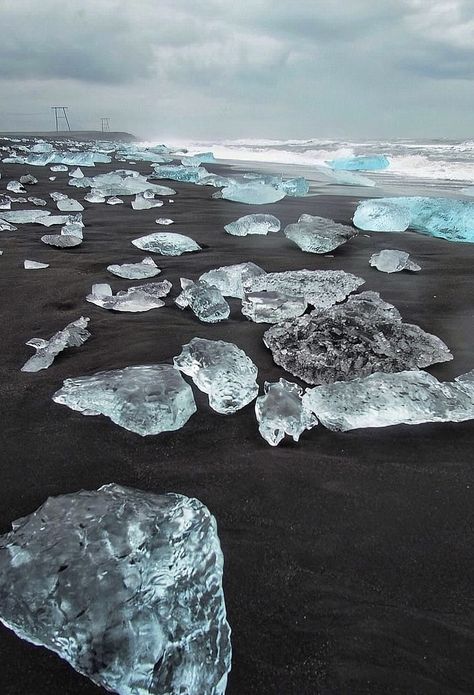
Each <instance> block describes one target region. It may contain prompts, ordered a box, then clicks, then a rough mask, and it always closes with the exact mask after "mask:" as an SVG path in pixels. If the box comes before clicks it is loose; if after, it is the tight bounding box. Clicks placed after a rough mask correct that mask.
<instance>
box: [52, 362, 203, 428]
mask: <svg viewBox="0 0 474 695" xmlns="http://www.w3.org/2000/svg"><path fill="white" fill-rule="evenodd" d="M53 401H55V402H56V403H61V404H62V405H67V406H68V407H69V408H71V409H72V410H78V411H79V412H81V413H83V414H84V415H105V416H106V417H108V418H110V419H111V420H112V422H114V423H115V424H116V425H120V427H124V428H125V429H126V430H130V432H136V434H140V435H142V437H144V436H146V435H149V434H160V432H170V431H173V430H178V429H180V428H181V427H183V425H184V424H185V423H186V422H187V421H188V420H189V418H190V417H191V415H192V414H193V413H195V412H196V403H195V401H194V396H193V392H192V389H191V387H190V386H189V384H187V383H186V382H185V381H184V379H183V378H182V376H181V374H180V373H179V372H178V371H177V370H176V369H174V368H173V367H172V366H171V365H169V364H150V365H144V366H142V365H140V366H136V367H124V368H123V369H113V370H111V371H107V372H98V373H96V374H93V375H92V376H81V377H76V378H73V379H66V380H65V381H64V383H63V386H62V388H60V389H59V391H56V393H55V394H54V396H53Z"/></svg>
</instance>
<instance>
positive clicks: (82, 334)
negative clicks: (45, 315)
mask: <svg viewBox="0 0 474 695" xmlns="http://www.w3.org/2000/svg"><path fill="white" fill-rule="evenodd" d="M89 321H90V319H89V318H87V317H84V316H81V318H79V319H77V321H72V322H71V323H68V325H67V326H66V327H65V328H63V329H62V330H61V331H58V332H57V333H55V334H54V335H53V336H52V338H49V340H44V339H43V338H31V340H29V341H28V342H27V343H26V344H27V345H29V346H30V347H32V348H34V349H35V350H36V353H35V354H34V355H33V356H32V357H30V359H29V360H28V361H27V362H25V364H24V365H23V367H22V368H21V371H22V372H39V371H40V370H41V369H47V368H48V367H49V366H50V365H52V364H53V362H54V359H55V357H56V356H57V355H59V353H60V352H62V351H63V350H65V349H66V348H68V347H79V346H80V345H83V344H84V343H85V342H86V340H87V339H88V338H90V336H91V334H90V333H89V331H88V330H87V325H88V323H89Z"/></svg>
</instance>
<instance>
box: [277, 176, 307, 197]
mask: <svg viewBox="0 0 474 695" xmlns="http://www.w3.org/2000/svg"><path fill="white" fill-rule="evenodd" d="M280 187H281V188H282V189H283V190H284V191H285V193H286V195H289V196H293V197H298V198H299V197H304V196H305V195H307V194H308V192H309V181H308V180H307V179H305V178H304V177H303V176H300V177H298V178H296V179H287V180H286V181H283V183H281V184H280Z"/></svg>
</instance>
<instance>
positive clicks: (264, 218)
mask: <svg viewBox="0 0 474 695" xmlns="http://www.w3.org/2000/svg"><path fill="white" fill-rule="evenodd" d="M224 229H225V231H226V232H227V234H232V235H233V236H247V234H268V232H278V231H280V220H279V219H278V218H277V217H275V216H274V215H260V214H255V215H244V216H243V217H239V219H238V220H235V222H230V223H229V224H226V225H225V227H224Z"/></svg>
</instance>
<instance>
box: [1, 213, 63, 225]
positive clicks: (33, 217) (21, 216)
mask: <svg viewBox="0 0 474 695" xmlns="http://www.w3.org/2000/svg"><path fill="white" fill-rule="evenodd" d="M50 214H51V213H50V212H48V211H47V210H6V211H5V212H3V211H1V212H0V220H5V222H17V223H18V224H29V223H33V222H39V220H40V219H41V224H44V222H43V220H45V219H46V218H47V216H48V215H50Z"/></svg>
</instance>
